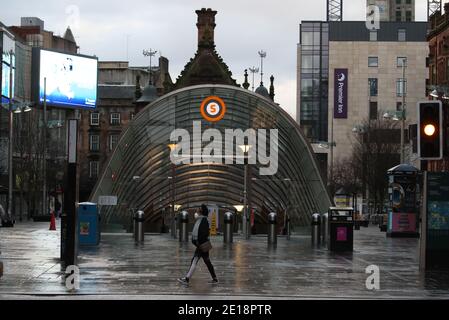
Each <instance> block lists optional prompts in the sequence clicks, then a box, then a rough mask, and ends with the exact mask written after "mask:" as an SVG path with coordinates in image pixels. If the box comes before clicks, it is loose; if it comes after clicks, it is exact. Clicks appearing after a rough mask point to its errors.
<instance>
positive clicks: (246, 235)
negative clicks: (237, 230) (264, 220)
mask: <svg viewBox="0 0 449 320" xmlns="http://www.w3.org/2000/svg"><path fill="white" fill-rule="evenodd" d="M240 149H242V151H243V153H244V161H245V170H244V178H243V225H242V228H243V236H244V238H245V239H249V237H250V223H249V217H248V190H247V189H248V152H249V150H250V149H251V145H249V144H244V145H241V146H240Z"/></svg>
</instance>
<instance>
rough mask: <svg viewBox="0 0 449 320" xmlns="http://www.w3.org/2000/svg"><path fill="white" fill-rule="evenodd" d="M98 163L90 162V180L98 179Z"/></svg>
mask: <svg viewBox="0 0 449 320" xmlns="http://www.w3.org/2000/svg"><path fill="white" fill-rule="evenodd" d="M98 168H99V164H98V161H90V162H89V178H97V177H98Z"/></svg>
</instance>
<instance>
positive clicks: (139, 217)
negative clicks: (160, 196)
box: [134, 210, 145, 242]
mask: <svg viewBox="0 0 449 320" xmlns="http://www.w3.org/2000/svg"><path fill="white" fill-rule="evenodd" d="M144 221H145V215H144V213H143V211H141V210H139V211H137V212H136V213H135V214H134V240H135V241H136V242H143V240H144V232H143V223H144Z"/></svg>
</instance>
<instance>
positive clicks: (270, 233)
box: [268, 212, 277, 244]
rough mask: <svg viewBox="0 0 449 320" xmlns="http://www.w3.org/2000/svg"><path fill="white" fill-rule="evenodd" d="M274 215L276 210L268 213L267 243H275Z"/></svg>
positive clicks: (275, 215)
mask: <svg viewBox="0 0 449 320" xmlns="http://www.w3.org/2000/svg"><path fill="white" fill-rule="evenodd" d="M276 217H277V214H276V212H271V213H270V214H269V215H268V244H276V243H277V233H276Z"/></svg>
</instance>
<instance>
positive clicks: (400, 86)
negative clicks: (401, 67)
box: [396, 78, 407, 97]
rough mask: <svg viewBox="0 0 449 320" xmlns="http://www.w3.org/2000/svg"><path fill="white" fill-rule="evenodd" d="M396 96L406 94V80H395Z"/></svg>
mask: <svg viewBox="0 0 449 320" xmlns="http://www.w3.org/2000/svg"><path fill="white" fill-rule="evenodd" d="M396 94H397V96H398V97H402V96H404V95H406V94H407V79H403V78H400V79H398V80H396Z"/></svg>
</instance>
